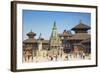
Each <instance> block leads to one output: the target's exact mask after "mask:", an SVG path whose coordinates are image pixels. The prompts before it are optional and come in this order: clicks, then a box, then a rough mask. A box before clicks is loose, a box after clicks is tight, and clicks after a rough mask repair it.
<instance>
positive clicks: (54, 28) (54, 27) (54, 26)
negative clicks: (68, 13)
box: [53, 21, 57, 30]
mask: <svg viewBox="0 0 100 73" xmlns="http://www.w3.org/2000/svg"><path fill="white" fill-rule="evenodd" d="M56 29H57V27H56V22H55V21H54V25H53V30H56Z"/></svg>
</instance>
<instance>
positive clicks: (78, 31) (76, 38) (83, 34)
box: [68, 21, 91, 52]
mask: <svg viewBox="0 0 100 73" xmlns="http://www.w3.org/2000/svg"><path fill="white" fill-rule="evenodd" d="M89 29H90V26H88V25H86V24H84V23H83V22H82V21H80V23H79V24H78V25H76V26H75V27H73V28H72V29H71V30H73V31H74V32H75V34H73V35H72V36H71V37H70V38H68V42H69V43H70V45H71V48H72V50H73V51H75V50H76V51H85V52H86V47H85V48H84V45H83V44H82V41H83V42H84V40H87V39H89V38H91V36H90V34H89V33H88V30H89ZM88 42H90V40H89V41H88ZM84 43H85V42H84ZM89 45H91V44H89ZM75 47H77V48H76V49H75ZM88 49H90V47H88Z"/></svg>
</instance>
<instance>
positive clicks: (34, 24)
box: [23, 10, 91, 40]
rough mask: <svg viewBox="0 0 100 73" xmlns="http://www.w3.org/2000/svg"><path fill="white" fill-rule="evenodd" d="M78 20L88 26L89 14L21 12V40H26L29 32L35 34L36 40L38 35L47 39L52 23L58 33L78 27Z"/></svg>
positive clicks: (89, 22) (89, 21)
mask: <svg viewBox="0 0 100 73" xmlns="http://www.w3.org/2000/svg"><path fill="white" fill-rule="evenodd" d="M80 20H82V22H83V23H84V24H87V25H89V26H90V24H91V14H90V13H82V12H81V13H79V12H55V11H34V10H23V40H24V39H26V38H27V36H26V33H28V32H30V31H31V30H32V31H33V32H35V33H36V38H38V37H39V35H40V33H41V34H42V37H43V38H45V39H49V38H50V35H51V32H52V27H53V24H54V21H55V22H56V26H57V29H58V32H59V33H62V32H63V30H65V29H66V30H70V29H71V28H73V27H74V26H76V25H78V24H79V22H80Z"/></svg>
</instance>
